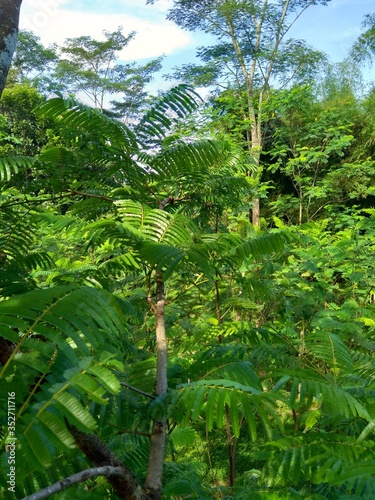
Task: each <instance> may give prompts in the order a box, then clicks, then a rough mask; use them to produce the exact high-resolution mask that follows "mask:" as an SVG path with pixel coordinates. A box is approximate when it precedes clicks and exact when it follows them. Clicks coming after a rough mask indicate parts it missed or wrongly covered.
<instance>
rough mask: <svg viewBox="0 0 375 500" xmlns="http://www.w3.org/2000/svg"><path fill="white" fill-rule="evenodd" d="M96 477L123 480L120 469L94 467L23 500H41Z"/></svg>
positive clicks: (121, 469)
mask: <svg viewBox="0 0 375 500" xmlns="http://www.w3.org/2000/svg"><path fill="white" fill-rule="evenodd" d="M97 476H105V477H110V476H112V477H123V478H125V475H124V471H123V468H122V467H113V466H110V465H106V466H103V467H94V468H92V469H85V470H83V471H81V472H78V473H77V474H73V475H72V476H69V477H66V478H64V479H62V480H61V481H58V482H57V483H55V484H52V485H51V486H47V488H44V489H43V490H39V491H37V492H36V493H33V494H32V495H29V496H27V497H25V498H23V500H43V499H44V498H48V497H50V496H51V495H54V494H55V493H58V492H59V491H62V490H65V489H66V488H69V486H72V485H73V484H77V483H82V482H83V481H87V480H88V479H90V478H92V477H97Z"/></svg>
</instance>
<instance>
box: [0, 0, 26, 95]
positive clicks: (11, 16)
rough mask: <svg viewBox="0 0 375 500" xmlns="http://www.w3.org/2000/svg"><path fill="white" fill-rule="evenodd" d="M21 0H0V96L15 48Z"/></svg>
mask: <svg viewBox="0 0 375 500" xmlns="http://www.w3.org/2000/svg"><path fill="white" fill-rule="evenodd" d="M21 4H22V0H0V97H1V94H2V93H3V90H4V87H5V82H6V79H7V76H8V72H9V68H10V65H11V62H12V57H13V54H14V51H15V48H16V43H17V36H18V23H19V18H20V10H21Z"/></svg>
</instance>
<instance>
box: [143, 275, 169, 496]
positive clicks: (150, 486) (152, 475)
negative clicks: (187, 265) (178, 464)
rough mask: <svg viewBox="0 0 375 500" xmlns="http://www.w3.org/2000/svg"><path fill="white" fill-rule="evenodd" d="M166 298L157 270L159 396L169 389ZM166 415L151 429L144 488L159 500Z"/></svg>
mask: <svg viewBox="0 0 375 500" xmlns="http://www.w3.org/2000/svg"><path fill="white" fill-rule="evenodd" d="M164 308H165V300H164V281H163V274H162V273H161V272H160V271H156V305H154V306H153V311H154V314H155V319H156V349H157V353H156V356H157V365H156V384H155V392H156V394H157V395H158V396H161V395H162V394H165V393H166V392H167V389H168V378H167V361H168V342H167V335H166V331H165V313H164ZM166 437H167V433H166V417H165V416H163V417H161V418H160V419H158V420H154V421H153V424H152V431H151V444H150V454H149V460H148V469H147V477H146V481H145V485H144V488H145V490H146V491H147V492H148V494H149V495H150V498H152V499H155V500H159V499H160V498H161V496H162V480H163V465H164V454H165V444H166Z"/></svg>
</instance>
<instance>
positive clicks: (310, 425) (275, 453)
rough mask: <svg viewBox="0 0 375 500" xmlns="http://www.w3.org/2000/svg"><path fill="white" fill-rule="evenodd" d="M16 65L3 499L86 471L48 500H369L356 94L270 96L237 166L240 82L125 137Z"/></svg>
mask: <svg viewBox="0 0 375 500" xmlns="http://www.w3.org/2000/svg"><path fill="white" fill-rule="evenodd" d="M185 3H192V4H194V2H177V4H181V5H182V4H185ZM245 3H246V2H244V4H245ZM247 3H248V2H247ZM294 3H295V4H296V6H297V4H298V5H299V4H301V5H302V4H303V2H294ZM176 12H177V13H179V12H180V11H176ZM177 13H176V15H177ZM180 15H181V13H180ZM369 19H372V18H371V17H370V18H369ZM369 19H368V20H367V21H368V22H369ZM189 22H192V21H189ZM367 28H368V25H367ZM112 35H113V36H114V34H108V33H107V34H106V36H107V38H110V36H112ZM365 35H366V37H365V36H364V38H363V39H360V41H359V42H358V43H359V44H360V47H361V50H363V46H364V44H367V45H366V50H367V52H366V54H367V53H368V50H369V47H371V45H370V44H369V40H371V31H370V30H369V29H367V31H366V32H365ZM27 36H29V37H31V35H30V34H28V35H27ZM116 36H117V37H121V36H122V35H121V33H120V32H117V35H116ZM121 40H122V41H123V42H124V40H123V39H121ZM121 40H120V41H121ZM361 40H362V41H361ZM107 41H108V40H107ZM112 41H113V40H112ZM117 41H118V40H117ZM34 42H35V43H37V42H38V41H37V40H35V39H34ZM38 43H39V42H38ZM78 43H82V44H83V45H84V46H85V50H86V49H87V51H89V50H91V49H90V44H91V43H93V41H92V40H88V39H85V40H83V39H80V40H79V41H78V40H75V41H74V44H78ZM74 44H73V42H72V45H71V46H70V49H69V50H71V51H73V50H75V48H74V47H75V46H74ZM94 45H95V44H94ZM100 48H101V49H102V48H103V47H102V46H100ZM38 50H41V47H39V49H38ZM43 50H44V49H43ZM45 50H47V49H45ZM48 50H51V51H52V48H50V49H48ZM353 50H355V47H354V49H353ZM357 50H359V49H357ZM66 53H68V50H66ZM72 53H73V52H72ZM358 54H359V52H358ZM19 55H20V52H19ZM44 55H45V57H47V58H48V57H49V58H50V60H51V61H52V62H53V61H55V59H54V57H55V56H54V52H53V51H52V52H48V51H47V52H46V53H45V54H44ZM112 55H113V54H112ZM358 57H360V56H358ZM60 62H61V61H60ZM73 62H74V61H73ZM71 63H72V62H71ZM66 64H67V63H66ZM72 64H73V63H72ZM345 64H348V63H345ZM27 68H28V66H27V61H26V62H23V61H22V59H20V57H19V56H18V58H16V60H15V65H14V67H13V75H18V77H15V78H13V79H11V80H10V82H9V86H8V88H7V89H6V90H5V91H4V93H3V96H2V99H1V101H0V220H1V225H0V384H1V385H0V387H1V392H0V406H1V411H0V420H1V425H2V427H1V434H0V438H1V441H2V454H1V465H2V467H1V472H0V474H1V476H0V477H1V482H0V484H1V486H0V491H1V496H2V497H3V498H5V499H7V498H9V499H13V498H24V497H27V496H28V495H33V494H34V493H36V492H38V491H40V490H43V489H44V488H46V487H48V486H51V485H52V484H54V483H58V482H59V481H61V480H62V479H64V478H68V477H71V476H73V475H74V474H77V473H80V472H81V471H85V470H86V469H90V470H91V472H90V473H87V474H86V475H84V476H83V477H81V478H80V480H81V482H80V483H78V482H77V483H73V484H72V485H71V486H70V487H69V488H67V489H66V490H64V491H61V492H58V491H59V490H55V491H56V494H55V496H54V498H59V499H64V498H67V499H68V498H69V499H72V498H77V499H78V498H90V499H93V500H95V499H101V498H134V499H135V498H145V499H146V498H148V499H150V498H161V495H163V497H164V498H175V499H182V498H197V499H205V498H207V499H209V498H228V499H229V498H233V499H248V498H254V499H262V498H275V499H289V498H290V499H293V498H305V499H308V498H311V499H327V500H331V499H332V500H333V499H346V498H349V497H350V498H353V499H355V498H358V499H359V498H360V499H372V498H374V497H375V481H374V474H375V462H374V459H373V457H374V449H375V440H374V429H375V392H374V380H373V374H374V370H375V359H374V351H375V337H374V334H375V277H374V259H373V255H374V250H375V207H374V200H375V198H374V195H375V193H374V185H375V184H374V171H375V170H374V167H375V164H374V162H375V160H374V159H373V154H374V134H375V129H374V124H375V121H374V114H373V103H374V99H375V91H374V90H371V89H370V90H369V92H367V94H362V95H358V94H357V93H356V89H355V82H354V80H350V79H346V80H345V81H344V80H343V79H342V78H341V76H342V75H343V72H341V73H340V68H336V71H334V69H333V67H331V68H330V70H329V71H328V74H327V75H326V76H325V78H324V79H323V81H320V82H319V85H318V84H317V83H316V82H315V81H314V80H309V81H303V82H297V83H296V82H294V84H293V85H291V86H290V87H289V88H288V90H285V89H280V88H279V87H277V88H276V87H275V88H271V87H270V88H268V89H267V92H266V93H265V95H264V96H263V98H262V99H263V100H262V113H263V115H262V120H261V122H262V124H263V127H264V128H263V129H262V135H263V138H262V151H261V152H260V154H259V155H258V157H257V158H256V161H255V160H254V161H252V159H251V157H249V149H248V147H247V146H246V144H247V139H248V137H247V131H248V126H249V123H248V122H246V120H245V121H244V123H242V122H241V120H242V119H243V110H244V109H245V107H246V105H245V104H244V101H246V99H247V97H248V94H247V93H246V90H245V89H244V88H241V85H239V86H238V87H237V88H235V87H234V86H231V85H229V86H228V88H227V89H226V90H225V91H222V92H220V93H217V92H215V95H214V96H213V97H212V98H210V100H209V101H208V102H207V103H202V101H201V99H200V98H199V96H198V95H197V93H196V92H195V91H194V89H193V88H192V87H190V86H188V85H179V86H176V87H174V88H172V89H171V90H170V91H169V92H167V93H165V94H164V95H162V96H159V97H158V98H154V99H153V100H151V98H150V99H148V104H147V107H146V109H145V110H144V111H143V112H141V111H140V109H138V111H137V113H134V114H133V115H132V120H131V123H130V125H129V124H125V122H124V120H122V121H121V120H118V119H116V118H115V117H113V116H109V114H108V113H106V112H103V109H102V105H101V104H102V103H101V104H100V105H98V107H97V108H95V109H94V108H90V107H88V106H86V105H84V104H82V103H80V102H79V101H78V100H76V99H74V98H67V99H64V98H63V97H62V96H55V97H53V98H50V99H46V97H44V96H43V95H42V94H41V93H39V91H38V90H37V87H38V86H39V85H40V82H41V81H44V80H43V78H42V76H43V75H39V74H38V78H37V79H35V74H34V75H33V79H28V78H27ZM47 73H48V72H46V73H45V74H44V76H45V77H46V78H47V77H48V78H49V76H50V75H49V74H47ZM344 73H345V72H344ZM20 75H21V76H20ZM340 75H341V76H340ZM345 75H346V76H347V75H348V73H347V72H346V73H345ZM86 76H87V75H86ZM89 76H90V78H93V74H91V73H90V75H89ZM97 76H98V78H99V75H97ZM17 78H18V80H19V81H18V83H17ZM20 80H22V81H21V82H20ZM77 90H78V87H77ZM256 90H257V89H256V85H255V90H254V92H255V93H256ZM259 165H261V169H260V170H259ZM255 196H258V197H260V198H261V205H260V206H261V212H260V216H261V217H260V224H259V226H255V227H254V226H253V224H252V223H251V221H250V219H251V217H250V218H249V211H251V208H252V203H253V201H252V200H254V197H255ZM9 395H11V396H9ZM13 416H14V417H15V419H14V420H13ZM9 417H10V420H9ZM14 421H15V437H16V441H15V440H14V437H13V435H12V432H13V431H12V429H13V422H14ZM14 443H16V446H15V448H14ZM14 450H15V451H14ZM13 454H15V456H16V460H15V469H14V476H15V478H16V480H15V484H14V485H13V484H12V483H11V482H9V481H10V479H9V477H10V476H9V473H10V470H11V469H10V467H11V466H12V464H11V462H10V461H9V460H10V457H12V456H13ZM93 467H98V468H101V469H100V471H99V472H98V471H97V473H95V471H94V472H93ZM105 467H108V468H107V469H105V470H104V468H105ZM12 470H13V469H12ZM7 474H8V475H7ZM7 481H8V482H7ZM82 481H83V482H82ZM161 481H162V484H161ZM65 486H66V485H65ZM48 494H49V493H48ZM48 494H46V495H48ZM31 498H44V497H31Z"/></svg>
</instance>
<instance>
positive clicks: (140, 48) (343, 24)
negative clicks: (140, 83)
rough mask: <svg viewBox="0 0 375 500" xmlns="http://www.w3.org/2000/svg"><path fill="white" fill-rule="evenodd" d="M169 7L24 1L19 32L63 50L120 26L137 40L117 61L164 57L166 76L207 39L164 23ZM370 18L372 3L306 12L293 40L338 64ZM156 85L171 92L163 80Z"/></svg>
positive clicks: (139, 2)
mask: <svg viewBox="0 0 375 500" xmlns="http://www.w3.org/2000/svg"><path fill="white" fill-rule="evenodd" d="M172 4H173V1H172V0H159V1H157V2H156V3H155V4H154V5H146V0H23V3H22V7H21V18H20V27H21V28H22V29H27V30H31V31H33V32H34V33H35V34H36V35H38V36H39V37H40V38H41V41H42V42H43V44H44V45H49V44H52V43H57V44H58V45H62V44H63V42H64V40H65V39H66V38H72V37H78V36H82V35H89V36H91V37H93V38H96V39H99V40H100V39H102V38H103V36H102V33H103V30H107V31H114V30H116V29H117V28H118V27H119V26H122V27H123V32H124V34H128V33H130V32H131V31H136V32H137V35H136V37H135V39H134V40H132V41H131V42H130V43H129V45H128V46H127V47H126V49H125V50H124V51H123V53H121V54H120V59H121V61H123V62H129V61H138V62H140V63H145V62H147V61H148V60H149V59H150V58H154V57H157V56H160V55H163V54H164V56H165V58H164V64H163V70H162V74H163V73H164V74H165V73H168V71H169V70H170V69H171V68H173V67H175V66H179V65H181V64H183V63H188V62H193V61H194V55H195V49H196V47H198V46H201V45H205V43H207V42H208V38H207V37H206V36H205V35H202V34H200V35H199V34H196V33H190V32H186V31H183V30H181V29H179V28H178V27H177V26H175V25H174V24H173V23H171V22H169V21H166V20H165V16H166V13H167V11H168V7H170V6H171V5H172ZM370 13H375V3H374V0H331V1H330V2H329V4H328V6H320V5H319V6H314V7H310V8H309V9H307V11H306V12H305V13H304V15H303V16H302V17H301V18H300V19H299V20H298V22H297V23H296V25H295V27H294V29H293V30H292V31H291V36H293V37H294V38H300V39H304V40H306V42H307V43H308V44H309V45H311V46H312V47H314V48H315V49H318V50H321V51H323V52H325V53H327V54H328V55H329V57H330V58H331V60H332V61H333V62H339V61H341V60H343V59H344V58H345V56H346V55H347V53H348V50H349V49H350V47H351V45H352V43H353V42H354V41H355V39H356V38H357V37H358V36H359V35H360V33H361V24H362V22H363V19H364V16H365V14H370ZM121 61H120V62H121ZM367 77H370V79H372V80H373V81H375V68H372V69H371V70H367ZM154 84H155V85H159V86H160V87H164V88H166V87H168V86H170V83H169V84H166V82H165V81H164V79H163V78H162V75H161V74H160V76H157V79H156V82H154Z"/></svg>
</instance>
